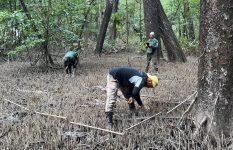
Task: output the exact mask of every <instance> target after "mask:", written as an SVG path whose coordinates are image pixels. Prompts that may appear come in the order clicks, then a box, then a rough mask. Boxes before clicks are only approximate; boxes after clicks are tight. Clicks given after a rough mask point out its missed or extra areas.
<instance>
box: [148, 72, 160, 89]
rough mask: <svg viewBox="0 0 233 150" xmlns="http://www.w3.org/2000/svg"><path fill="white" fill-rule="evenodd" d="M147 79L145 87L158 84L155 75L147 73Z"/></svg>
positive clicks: (152, 86)
mask: <svg viewBox="0 0 233 150" xmlns="http://www.w3.org/2000/svg"><path fill="white" fill-rule="evenodd" d="M147 77H148V78H147V81H146V87H148V88H155V87H156V86H157V85H158V78H157V77H156V76H152V75H150V74H147Z"/></svg>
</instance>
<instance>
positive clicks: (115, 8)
mask: <svg viewBox="0 0 233 150" xmlns="http://www.w3.org/2000/svg"><path fill="white" fill-rule="evenodd" d="M118 4H119V0H115V1H114V3H113V13H114V14H115V16H114V20H113V23H112V28H111V35H110V39H111V40H115V39H116V37H117V17H116V13H117V11H118Z"/></svg>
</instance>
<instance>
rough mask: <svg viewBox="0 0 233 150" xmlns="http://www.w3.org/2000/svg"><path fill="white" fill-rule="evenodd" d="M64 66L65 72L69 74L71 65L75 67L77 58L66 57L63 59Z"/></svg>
mask: <svg viewBox="0 0 233 150" xmlns="http://www.w3.org/2000/svg"><path fill="white" fill-rule="evenodd" d="M64 66H65V70H66V74H71V73H72V67H73V68H74V69H75V68H76V67H77V60H73V59H70V58H67V59H66V60H65V61H64Z"/></svg>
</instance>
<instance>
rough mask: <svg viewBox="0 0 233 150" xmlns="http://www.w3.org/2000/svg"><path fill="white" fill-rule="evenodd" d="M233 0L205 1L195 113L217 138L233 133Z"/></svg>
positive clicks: (196, 119)
mask: <svg viewBox="0 0 233 150" xmlns="http://www.w3.org/2000/svg"><path fill="white" fill-rule="evenodd" d="M232 8H233V1H231V0H215V1H205V0H201V19H200V46H199V49H200V52H201V56H200V61H199V68H198V97H197V101H196V104H195V105H194V107H193V108H194V109H193V115H194V123H195V125H196V127H197V128H196V132H195V135H198V133H199V131H200V129H203V130H204V131H206V135H207V134H208V133H209V135H210V134H211V135H213V136H214V137H215V138H216V139H218V138H219V137H220V134H221V133H223V135H225V136H227V137H228V136H229V135H230V134H232V133H233V42H232V41H233V26H232V25H233V12H232Z"/></svg>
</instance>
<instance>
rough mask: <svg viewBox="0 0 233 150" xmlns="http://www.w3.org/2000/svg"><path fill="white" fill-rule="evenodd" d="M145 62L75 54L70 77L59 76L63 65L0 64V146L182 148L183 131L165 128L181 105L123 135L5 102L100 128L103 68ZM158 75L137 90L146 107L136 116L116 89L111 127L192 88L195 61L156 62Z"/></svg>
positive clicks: (165, 106)
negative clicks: (152, 84) (155, 83)
mask: <svg viewBox="0 0 233 150" xmlns="http://www.w3.org/2000/svg"><path fill="white" fill-rule="evenodd" d="M145 62H146V58H145V56H141V55H138V54H133V53H116V54H114V53H113V54H110V55H103V56H102V57H101V58H100V57H97V56H94V55H90V56H86V57H84V58H81V68H79V70H78V72H77V76H75V77H73V78H69V77H68V78H67V77H64V70H63V69H51V68H50V69H46V68H44V67H41V66H39V67H32V66H30V64H29V63H27V62H19V61H16V62H9V63H8V62H6V63H1V65H0V67H1V71H0V88H1V101H0V107H1V112H0V149H17V150H19V149H130V150H131V149H175V148H180V149H182V148H183V149H185V148H186V149H187V148H188V147H190V143H191V142H190V143H189V142H187V140H186V141H183V144H182V142H181V139H179V138H181V137H182V136H185V135H181V132H175V131H174V132H173V130H172V129H171V128H169V127H173V126H174V124H175V123H176V122H177V120H178V119H179V117H180V115H181V113H182V112H184V110H185V108H186V107H185V106H184V107H179V108H178V109H177V110H175V111H174V112H172V113H171V114H169V115H166V116H165V115H162V117H158V118H156V119H152V120H151V121H148V122H146V123H144V124H142V125H139V126H138V127H136V128H134V129H132V130H130V131H129V132H128V133H127V134H125V135H124V136H120V135H116V136H115V135H111V134H108V133H106V132H103V131H98V130H93V129H88V128H85V127H80V126H77V125H72V124H69V123H68V122H67V121H65V120H63V119H58V118H53V117H46V116H42V115H38V114H34V113H33V112H28V111H26V110H24V109H22V108H20V107H18V106H16V105H13V104H10V103H8V102H6V101H5V100H11V101H13V102H16V103H18V104H20V105H22V106H24V107H27V108H29V109H31V110H33V111H38V112H43V113H49V114H54V115H60V116H65V117H68V118H69V120H70V121H73V122H80V123H84V124H87V125H91V126H96V127H100V128H105V125H106V124H105V114H104V106H105V99H106V92H105V90H104V87H105V86H106V75H107V73H108V70H109V69H110V68H111V67H113V66H129V65H130V66H132V67H135V68H138V69H141V70H144V69H145ZM60 64H61V65H62V62H60ZM152 74H153V72H152ZM159 79H160V80H159V85H158V87H157V88H156V89H155V90H154V91H153V90H151V89H146V88H144V89H143V90H142V91H141V95H142V100H143V102H144V105H145V107H146V110H143V111H141V110H140V111H139V116H131V114H130V112H129V110H128V106H127V103H126V102H125V100H124V98H123V97H122V95H121V93H120V92H119V97H118V101H117V104H116V105H117V107H116V110H115V116H114V117H115V128H114V130H115V131H117V132H123V130H124V129H125V128H128V127H130V126H132V125H133V124H136V123H138V122H139V121H141V119H137V118H140V117H141V118H142V117H149V116H152V115H153V114H155V113H157V112H166V111H168V110H170V109H171V108H172V107H174V106H175V105H176V104H178V103H179V102H181V101H183V100H184V99H185V98H186V97H188V96H189V95H190V94H192V93H193V92H194V91H196V84H197V59H196V58H194V57H188V62H187V63H169V62H165V61H162V62H161V63H160V65H159ZM162 102H163V103H162ZM171 131H172V133H171ZM174 134H175V135H174Z"/></svg>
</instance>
